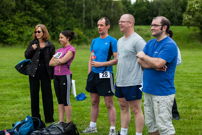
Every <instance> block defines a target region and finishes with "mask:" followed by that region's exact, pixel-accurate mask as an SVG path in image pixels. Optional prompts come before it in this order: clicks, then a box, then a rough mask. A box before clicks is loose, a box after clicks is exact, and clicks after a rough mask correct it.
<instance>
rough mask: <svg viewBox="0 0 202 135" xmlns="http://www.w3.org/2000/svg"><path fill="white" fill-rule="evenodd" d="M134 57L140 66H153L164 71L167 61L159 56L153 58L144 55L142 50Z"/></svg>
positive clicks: (148, 67)
mask: <svg viewBox="0 0 202 135" xmlns="http://www.w3.org/2000/svg"><path fill="white" fill-rule="evenodd" d="M136 57H137V58H138V63H139V64H140V65H141V66H142V68H147V69H150V68H154V69H156V70H157V71H166V69H167V66H166V63H167V61H165V60H163V59H161V58H153V57H150V56H148V55H146V54H145V53H144V52H143V51H140V52H138V53H137V55H136Z"/></svg>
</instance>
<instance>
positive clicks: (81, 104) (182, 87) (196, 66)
mask: <svg viewBox="0 0 202 135" xmlns="http://www.w3.org/2000/svg"><path fill="white" fill-rule="evenodd" d="M171 29H172V30H173V32H174V35H173V39H174V40H175V41H176V43H177V44H178V47H179V48H180V51H181V55H182V64H181V65H179V66H178V67H177V69H176V75H175V86H176V90H177V93H176V100H177V105H178V111H179V113H180V117H181V119H180V120H173V124H174V126H175V129H176V135H202V90H201V88H202V83H201V80H202V70H201V67H202V64H201V63H202V53H201V52H202V45H201V43H200V41H199V39H200V38H201V37H200V36H199V35H198V34H197V33H198V31H197V30H194V28H191V29H188V28H186V27H179V26H173V27H171ZM135 31H136V32H137V33H139V34H140V35H141V36H143V37H144V39H145V40H146V41H148V40H149V39H151V38H153V37H152V36H151V32H150V28H149V26H135ZM110 35H111V36H114V37H116V38H120V37H121V36H122V33H121V32H119V28H114V29H113V30H112V31H110ZM54 43H55V45H56V48H59V47H61V46H60V45H59V44H58V42H54ZM75 48H76V57H75V59H74V61H73V63H72V66H71V70H72V72H73V79H74V80H76V91H77V94H80V93H81V92H83V93H85V94H86V96H87V98H86V99H85V100H84V101H77V100H76V99H75V98H74V96H73V95H71V99H70V101H71V104H72V121H74V122H75V123H76V125H77V127H78V130H79V131H81V130H84V129H85V128H86V126H87V125H88V124H89V122H90V108H91V103H90V102H91V100H90V95H89V93H87V92H86V91H85V85H86V79H87V68H88V59H89V55H90V53H89V48H90V46H88V45H86V46H75ZM25 49H26V48H20V47H13V48H11V47H9V48H0V54H1V57H0V93H1V94H0V107H1V108H2V109H0V130H4V129H10V128H12V123H15V122H17V121H19V120H22V119H24V118H25V117H26V115H31V108H30V92H29V82H28V76H25V75H22V74H20V73H18V72H17V71H16V70H15V68H14V67H15V65H16V64H17V63H18V62H19V61H20V60H22V59H24V51H25ZM114 73H116V66H114ZM52 88H53V87H52ZM40 96H41V95H40ZM53 96H54V118H55V121H56V122H58V109H57V100H56V96H55V92H54V88H53ZM143 101H144V99H143ZM114 102H115V108H116V111H117V122H116V129H117V131H118V130H120V125H121V123H120V108H119V104H118V100H117V98H116V97H114ZM142 108H143V106H142ZM40 110H41V115H42V120H44V116H43V107H42V102H41V101H40ZM131 116H132V117H131V122H130V125H129V135H135V124H134V116H133V115H131ZM97 127H98V133H95V134H92V135H107V134H108V131H109V121H108V116H107V109H106V107H105V103H104V99H103V98H101V102H100V113H99V117H98V121H97ZM143 134H148V131H147V128H146V127H144V130H143Z"/></svg>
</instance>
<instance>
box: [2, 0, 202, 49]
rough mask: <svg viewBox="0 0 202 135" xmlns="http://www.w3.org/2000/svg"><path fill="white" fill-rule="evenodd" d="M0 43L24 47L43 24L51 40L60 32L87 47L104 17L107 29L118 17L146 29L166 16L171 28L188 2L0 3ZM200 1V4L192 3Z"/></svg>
mask: <svg viewBox="0 0 202 135" xmlns="http://www.w3.org/2000/svg"><path fill="white" fill-rule="evenodd" d="M0 1H1V4H0V27H1V29H0V43H1V44H3V45H9V46H12V45H20V44H22V45H23V44H27V43H28V42H29V41H30V40H31V39H32V34H33V31H34V27H35V26H36V25H37V24H40V23H42V24H45V25H46V26H47V28H48V31H49V33H50V36H51V40H58V35H59V33H60V32H61V31H63V30H72V31H74V32H75V33H76V34H77V39H76V40H73V42H74V43H76V44H82V43H89V42H90V41H91V39H92V38H94V37H96V36H98V32H97V27H96V26H97V21H98V19H100V18H101V17H104V16H105V17H108V18H109V19H110V21H111V27H112V28H113V26H116V25H118V20H119V19H120V16H121V15H122V14H124V13H130V14H132V15H134V17H135V18H136V25H149V24H150V23H151V20H152V18H153V17H155V16H158V15H163V16H166V17H167V18H168V19H169V20H170V21H171V24H172V25H183V13H184V12H185V11H186V8H187V5H188V2H189V1H188V0H153V1H149V0H136V2H135V3H133V4H131V0H0ZM194 1H201V0H194Z"/></svg>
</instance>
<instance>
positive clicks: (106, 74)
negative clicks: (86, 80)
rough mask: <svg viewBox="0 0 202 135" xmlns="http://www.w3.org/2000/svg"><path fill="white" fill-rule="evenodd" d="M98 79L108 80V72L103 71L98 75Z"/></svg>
mask: <svg viewBox="0 0 202 135" xmlns="http://www.w3.org/2000/svg"><path fill="white" fill-rule="evenodd" d="M99 78H100V79H102V78H110V72H109V71H105V72H103V73H99Z"/></svg>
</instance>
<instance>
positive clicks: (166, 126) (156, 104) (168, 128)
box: [144, 93, 175, 135]
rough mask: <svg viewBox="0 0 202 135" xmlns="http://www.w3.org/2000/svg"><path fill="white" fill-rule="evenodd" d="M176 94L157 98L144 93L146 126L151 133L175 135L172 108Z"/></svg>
mask: <svg viewBox="0 0 202 135" xmlns="http://www.w3.org/2000/svg"><path fill="white" fill-rule="evenodd" d="M174 97H175V94H172V95H169V96H155V95H151V94H147V93H144V114H145V125H146V126H147V128H148V131H149V133H153V132H155V131H157V130H158V131H159V132H160V134H161V135H171V134H175V128H174V126H173V124H172V106H173V102H174Z"/></svg>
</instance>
